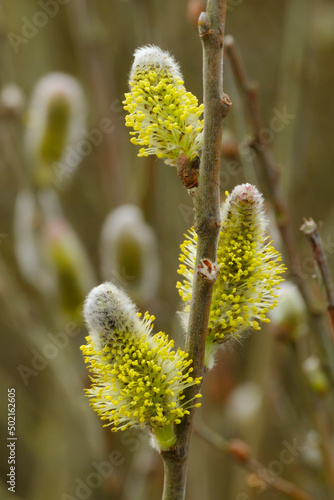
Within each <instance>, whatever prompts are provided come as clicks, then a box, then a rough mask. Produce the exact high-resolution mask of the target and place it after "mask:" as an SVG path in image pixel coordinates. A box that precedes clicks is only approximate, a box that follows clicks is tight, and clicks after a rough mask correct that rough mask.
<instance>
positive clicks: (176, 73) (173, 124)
mask: <svg viewBox="0 0 334 500" xmlns="http://www.w3.org/2000/svg"><path fill="white" fill-rule="evenodd" d="M129 86H130V92H128V93H126V94H125V100H124V101H123V104H124V109H125V110H126V111H127V112H128V115H127V116H126V118H125V120H126V126H128V127H131V128H132V129H133V132H130V134H131V135H133V136H134V137H132V139H131V142H132V143H133V144H136V145H138V146H142V147H141V148H140V150H139V153H138V156H148V155H151V154H155V155H156V156H157V157H158V158H164V159H165V162H166V163H168V164H169V165H174V166H176V162H177V159H178V157H179V156H180V155H182V154H184V155H185V156H186V157H187V158H189V161H191V160H193V159H195V158H196V157H197V156H199V153H200V151H201V147H202V142H203V133H202V129H203V120H201V119H200V117H201V115H202V114H203V105H198V101H197V98H196V97H195V96H194V95H193V94H192V93H191V92H187V91H186V89H185V87H184V85H183V80H182V75H181V72H180V69H179V66H178V64H177V63H176V61H175V59H174V58H173V57H172V56H171V54H169V53H168V52H165V51H163V50H161V49H160V48H159V47H156V46H149V45H148V46H145V47H141V48H139V49H137V50H136V52H135V57H134V62H133V65H132V69H131V73H130V81H129Z"/></svg>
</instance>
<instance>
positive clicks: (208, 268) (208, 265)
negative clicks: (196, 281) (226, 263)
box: [197, 259, 220, 282]
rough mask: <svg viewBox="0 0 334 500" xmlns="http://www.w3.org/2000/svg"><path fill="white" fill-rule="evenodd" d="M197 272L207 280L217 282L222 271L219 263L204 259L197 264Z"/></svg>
mask: <svg viewBox="0 0 334 500" xmlns="http://www.w3.org/2000/svg"><path fill="white" fill-rule="evenodd" d="M197 272H198V274H199V275H200V276H202V278H204V279H205V280H206V281H211V282H215V281H216V279H217V277H218V274H219V272H220V270H219V265H218V264H217V263H216V262H212V261H211V260H210V259H202V260H201V264H200V265H199V266H197Z"/></svg>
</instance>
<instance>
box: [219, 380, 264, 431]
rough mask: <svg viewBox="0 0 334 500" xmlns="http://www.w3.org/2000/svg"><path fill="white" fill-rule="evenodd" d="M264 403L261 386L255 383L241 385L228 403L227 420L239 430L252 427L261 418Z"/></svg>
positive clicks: (226, 409)
mask: <svg viewBox="0 0 334 500" xmlns="http://www.w3.org/2000/svg"><path fill="white" fill-rule="evenodd" d="M262 403H263V392H262V389H261V386H260V385H258V384H256V383H255V382H245V383H243V384H240V385H239V386H238V387H237V388H236V389H235V390H234V391H233V392H232V394H231V395H230V397H229V398H228V400H227V402H226V407H225V412H226V417H227V419H228V420H229V421H230V422H231V423H232V425H233V426H236V427H237V429H238V430H244V429H245V428H249V427H251V426H252V425H253V424H254V422H255V421H256V419H257V418H258V416H259V413H260V411H261V408H262Z"/></svg>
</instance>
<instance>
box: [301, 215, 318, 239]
mask: <svg viewBox="0 0 334 500" xmlns="http://www.w3.org/2000/svg"><path fill="white" fill-rule="evenodd" d="M317 229H318V226H317V224H316V223H315V222H314V220H313V219H312V218H310V219H306V218H304V223H303V224H302V226H300V230H301V231H302V232H303V233H304V234H306V235H311V234H313V233H314V232H315V231H316V230H317Z"/></svg>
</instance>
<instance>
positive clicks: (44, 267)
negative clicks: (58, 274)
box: [13, 190, 61, 293]
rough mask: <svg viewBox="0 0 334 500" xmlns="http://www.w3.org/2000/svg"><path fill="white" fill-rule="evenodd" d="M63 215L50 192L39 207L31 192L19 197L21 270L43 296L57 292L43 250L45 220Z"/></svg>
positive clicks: (40, 196)
mask: <svg viewBox="0 0 334 500" xmlns="http://www.w3.org/2000/svg"><path fill="white" fill-rule="evenodd" d="M38 207H39V208H38ZM60 213H61V208H60V206H59V205H58V201H57V198H55V196H54V193H52V192H50V191H42V192H41V193H39V194H38V204H37V202H36V199H35V197H34V195H33V194H32V193H31V192H30V191H28V190H24V191H21V192H19V193H18V195H17V198H16V201H15V208H14V223H13V231H14V248H15V255H16V259H17V263H18V267H19V269H20V271H21V274H22V276H23V277H24V278H25V279H26V281H27V282H28V283H30V284H31V285H33V286H34V287H35V288H36V289H38V290H39V291H41V292H43V293H45V292H47V293H50V292H51V291H52V290H53V289H54V279H55V277H54V272H53V270H52V269H51V268H50V266H48V264H47V258H46V255H45V249H44V246H43V236H42V232H43V219H44V218H46V217H49V216H51V214H52V215H55V214H57V215H59V214H60Z"/></svg>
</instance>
